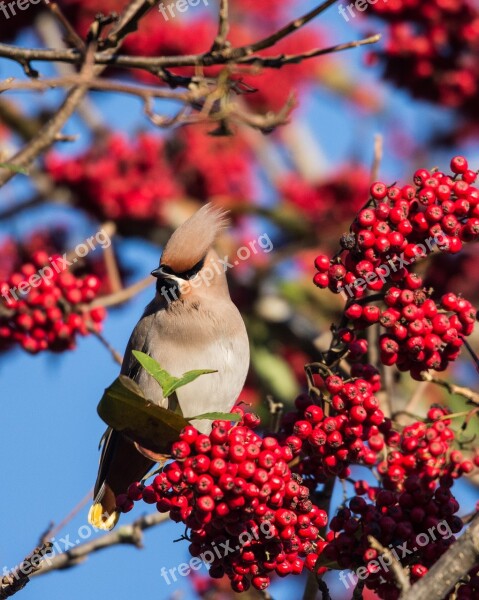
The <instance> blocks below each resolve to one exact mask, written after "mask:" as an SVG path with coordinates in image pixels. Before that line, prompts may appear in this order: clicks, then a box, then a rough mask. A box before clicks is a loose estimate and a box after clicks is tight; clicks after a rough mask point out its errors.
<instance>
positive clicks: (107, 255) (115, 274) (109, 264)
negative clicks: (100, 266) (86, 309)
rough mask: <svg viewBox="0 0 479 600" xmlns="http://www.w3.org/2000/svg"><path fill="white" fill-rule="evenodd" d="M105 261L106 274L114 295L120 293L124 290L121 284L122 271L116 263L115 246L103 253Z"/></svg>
mask: <svg viewBox="0 0 479 600" xmlns="http://www.w3.org/2000/svg"><path fill="white" fill-rule="evenodd" d="M103 259H104V262H105V268H106V273H107V276H108V281H109V283H110V288H111V291H112V293H114V294H115V293H116V292H119V291H120V290H122V289H123V285H122V282H121V276H120V270H119V268H118V263H117V262H116V256H115V251H114V249H113V246H108V248H105V250H104V252H103Z"/></svg>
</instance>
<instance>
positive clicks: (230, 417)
mask: <svg viewBox="0 0 479 600" xmlns="http://www.w3.org/2000/svg"><path fill="white" fill-rule="evenodd" d="M200 419H202V420H208V421H235V422H236V421H239V420H240V419H241V415H240V414H238V413H222V412H210V413H203V414H202V415H197V416H196V417H188V421H193V420H200Z"/></svg>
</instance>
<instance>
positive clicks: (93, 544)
mask: <svg viewBox="0 0 479 600" xmlns="http://www.w3.org/2000/svg"><path fill="white" fill-rule="evenodd" d="M169 518H170V516H169V513H158V512H156V513H153V514H151V515H145V516H144V517H141V518H140V519H138V520H137V521H135V522H134V523H132V524H131V525H123V526H120V527H118V528H117V529H116V530H115V531H112V532H111V533H107V534H105V535H103V536H101V537H98V538H96V539H94V540H91V541H89V542H85V543H84V544H80V545H78V546H75V548H70V549H69V550H68V552H62V553H61V554H57V555H56V556H54V557H53V558H51V559H49V560H46V561H44V562H42V563H41V566H40V568H39V569H38V570H37V571H36V572H35V573H34V576H35V577H37V576H38V575H44V574H45V573H50V572H51V571H57V570H59V569H69V568H70V567H75V566H77V565H78V564H80V563H82V562H83V561H85V560H86V559H87V558H88V557H89V556H90V555H91V554H94V553H95V552H99V551H100V550H104V549H105V548H111V547H112V546H118V545H121V544H128V545H131V546H135V547H136V548H142V547H143V535H142V533H143V531H146V530H147V529H151V528H152V527H156V526H157V525H160V524H161V523H164V522H165V521H168V520H169Z"/></svg>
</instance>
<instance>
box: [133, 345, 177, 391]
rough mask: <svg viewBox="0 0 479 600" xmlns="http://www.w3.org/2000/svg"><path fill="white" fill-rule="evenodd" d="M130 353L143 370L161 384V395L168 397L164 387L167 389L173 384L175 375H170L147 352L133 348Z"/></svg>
mask: <svg viewBox="0 0 479 600" xmlns="http://www.w3.org/2000/svg"><path fill="white" fill-rule="evenodd" d="M132 354H133V356H134V357H135V358H136V360H137V361H138V362H139V363H140V365H141V366H142V367H143V368H144V369H145V371H146V372H147V373H149V374H150V375H151V376H152V377H153V378H154V379H156V381H157V382H158V383H159V384H160V385H161V389H162V390H163V396H164V397H165V398H168V395H167V394H165V389H166V390H167V389H169V388H170V387H171V386H172V385H173V383H174V382H175V381H176V377H173V375H170V374H169V373H168V371H165V369H162V368H161V367H160V365H159V364H158V363H157V362H156V360H155V359H154V358H151V356H149V355H148V354H145V353H144V352H140V351H139V350H133V352H132Z"/></svg>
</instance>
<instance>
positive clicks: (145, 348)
mask: <svg viewBox="0 0 479 600" xmlns="http://www.w3.org/2000/svg"><path fill="white" fill-rule="evenodd" d="M148 308H149V307H147V310H146V311H145V313H144V315H143V317H142V318H141V319H140V321H139V322H138V324H137V325H136V327H135V329H134V330H133V333H132V335H131V337H130V340H129V342H128V346H127V348H126V352H125V356H124V359H123V364H122V368H121V373H122V374H123V375H127V376H128V377H130V378H131V379H133V380H134V381H136V382H137V383H138V385H139V386H140V387H141V388H142V391H143V393H144V394H145V397H146V398H148V399H149V400H152V401H153V402H156V403H157V404H161V403H162V402H164V399H163V396H162V393H161V387H160V386H159V385H158V383H157V382H156V381H155V380H154V379H153V378H152V377H150V376H149V375H148V374H147V373H146V371H145V370H144V369H142V368H141V366H140V364H139V363H138V361H137V360H136V358H135V357H134V356H133V354H132V351H133V350H141V351H142V352H145V353H147V354H150V352H149V350H150V344H151V343H152V342H153V339H154V336H152V332H153V329H154V327H155V318H156V313H155V312H153V311H149V310H148ZM155 341H156V340H155ZM102 439H103V440H104V442H103V447H102V451H101V455H100V466H99V470H98V477H97V480H96V483H95V487H94V492H93V497H94V504H93V506H92V508H91V509H90V513H89V517H88V518H89V520H90V523H91V524H92V525H94V526H95V527H98V528H99V529H112V528H113V527H114V526H115V524H116V523H117V521H118V517H119V514H118V512H117V511H116V510H115V509H116V497H117V496H118V495H119V494H122V493H125V492H126V489H127V486H128V485H129V484H130V483H132V482H134V481H138V480H140V479H141V478H142V477H144V476H145V475H146V473H147V472H148V471H149V470H150V469H151V467H152V466H153V465H154V464H155V463H154V462H153V461H151V460H149V459H148V458H146V457H145V456H143V455H142V454H140V452H138V451H137V450H136V448H135V446H134V444H133V442H132V441H131V440H130V439H128V438H127V437H125V436H124V435H122V434H121V433H119V432H117V431H114V430H113V429H111V428H108V429H107V430H106V432H105V434H104V436H103V438H102Z"/></svg>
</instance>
